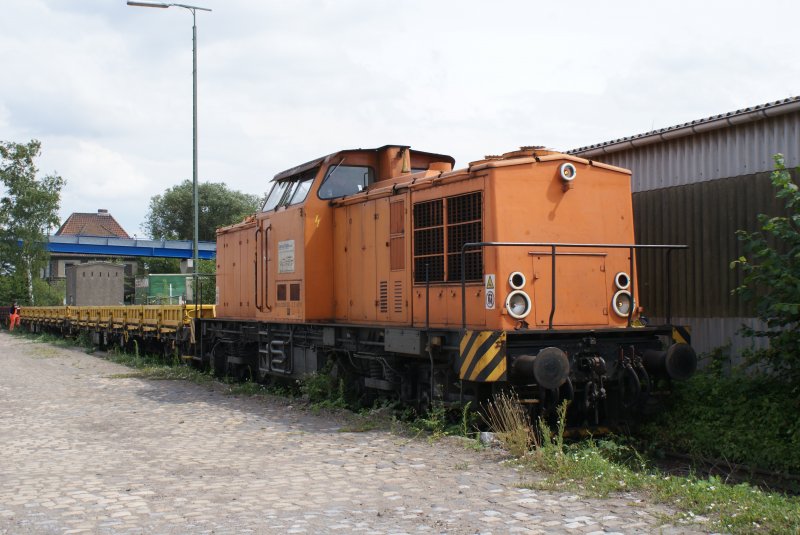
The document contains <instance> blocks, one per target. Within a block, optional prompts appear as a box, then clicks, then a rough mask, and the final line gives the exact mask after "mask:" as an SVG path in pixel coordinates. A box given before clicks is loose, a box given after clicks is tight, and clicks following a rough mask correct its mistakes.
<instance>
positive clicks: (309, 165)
mask: <svg viewBox="0 0 800 535" xmlns="http://www.w3.org/2000/svg"><path fill="white" fill-rule="evenodd" d="M389 147H394V148H398V149H410V148H411V147H410V146H409V145H383V146H382V147H376V148H374V149H361V148H358V149H344V150H340V151H336V152H332V153H330V154H327V155H325V156H321V157H319V158H315V159H314V160H311V161H309V162H306V163H303V164H300V165H297V166H295V167H292V168H291V169H287V170H286V171H281V172H280V173H278V174H277V175H275V177H274V178H273V179H272V182H275V181H277V180H282V179H284V178H289V177H290V176H294V175H296V174H298V173H302V172H303V171H307V170H309V169H313V168H314V167H317V166H318V165H321V164H322V163H324V162H325V161H327V160H328V159H330V158H332V157H333V156H336V155H337V154H341V153H343V152H358V151H362V152H369V151H372V152H378V151H381V150H383V149H386V148H389ZM414 152H415V153H416V154H422V155H425V156H435V157H436V158H437V159H440V160H442V161H449V162H450V164H451V165H455V163H456V160H455V158H453V157H452V156H449V155H447V154H439V153H436V152H425V151H421V150H414Z"/></svg>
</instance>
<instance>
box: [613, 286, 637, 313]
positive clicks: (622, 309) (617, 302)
mask: <svg viewBox="0 0 800 535" xmlns="http://www.w3.org/2000/svg"><path fill="white" fill-rule="evenodd" d="M634 304H635V303H634V301H633V298H632V297H631V293H630V292H629V291H628V290H620V291H618V292H617V293H615V294H614V299H613V300H612V301H611V306H612V308H613V309H614V313H615V314H616V315H617V316H621V317H623V318H627V317H628V314H630V312H631V309H632V308H633V307H634Z"/></svg>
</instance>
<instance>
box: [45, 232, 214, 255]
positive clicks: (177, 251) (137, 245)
mask: <svg viewBox="0 0 800 535" xmlns="http://www.w3.org/2000/svg"><path fill="white" fill-rule="evenodd" d="M197 248H198V251H197V256H198V257H199V258H200V259H201V260H211V259H213V258H215V257H216V254H217V244H216V243H215V242H205V241H201V242H198V244H197ZM47 250H48V251H50V252H51V253H60V254H88V255H98V256H129V257H130V256H135V257H159V258H192V241H191V240H137V239H122V238H100V237H95V236H48V238H47Z"/></svg>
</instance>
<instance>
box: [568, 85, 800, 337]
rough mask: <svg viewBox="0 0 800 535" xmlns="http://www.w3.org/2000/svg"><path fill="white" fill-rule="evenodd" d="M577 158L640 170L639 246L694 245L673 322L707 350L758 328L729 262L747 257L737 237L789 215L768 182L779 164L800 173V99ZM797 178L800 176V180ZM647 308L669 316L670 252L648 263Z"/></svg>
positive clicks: (588, 150) (679, 280) (644, 258)
mask: <svg viewBox="0 0 800 535" xmlns="http://www.w3.org/2000/svg"><path fill="white" fill-rule="evenodd" d="M570 153H572V154H575V155H577V156H581V157H583V158H588V159H591V160H596V161H600V162H605V163H609V164H612V165H617V166H620V167H625V168H628V169H630V170H631V171H632V172H633V177H632V184H631V187H632V190H633V210H634V219H635V224H636V240H637V242H638V243H643V244H654V243H677V244H687V245H689V246H690V247H691V249H690V250H689V251H688V252H676V253H673V259H672V269H671V272H672V274H671V277H672V290H671V294H672V296H671V297H672V299H671V306H672V310H671V313H672V321H673V323H676V324H684V325H690V326H691V327H692V331H693V336H692V340H693V345H695V347H696V348H697V349H698V351H700V352H705V351H710V350H711V349H714V348H715V347H719V346H723V345H726V344H731V347H732V349H733V350H734V352H738V351H740V350H741V349H743V348H745V347H749V346H750V345H751V343H750V341H748V340H742V339H741V338H739V337H738V336H737V331H738V330H739V328H740V327H741V325H742V324H743V323H744V324H748V325H751V326H754V325H757V324H758V322H757V321H756V320H755V319H754V318H753V312H752V305H750V304H748V303H744V302H742V301H741V299H739V298H738V297H736V296H732V295H731V290H732V289H733V288H735V287H736V286H738V285H739V284H741V276H740V274H739V273H738V271H737V270H731V269H730V268H729V265H730V262H731V261H732V260H734V259H736V258H738V257H739V256H740V255H741V254H742V249H741V244H740V243H739V241H738V240H737V238H736V236H735V233H736V231H737V230H740V229H744V230H750V231H753V230H758V227H759V226H758V222H757V215H758V214H760V213H766V214H770V215H779V214H783V213H784V208H783V203H782V202H781V201H780V200H778V199H776V198H775V191H774V189H773V187H772V184H771V182H770V180H769V177H770V173H771V172H772V169H773V167H774V163H773V159H772V156H773V155H774V154H776V153H782V154H783V155H784V156H785V160H786V166H787V167H791V168H794V167H797V166H798V165H800V97H793V98H788V99H785V100H782V101H778V102H772V103H769V104H764V105H760V106H755V107H752V108H746V109H743V110H738V111H734V112H730V113H726V114H722V115H717V116H714V117H708V118H706V119H699V120H696V121H692V122H689V123H686V124H681V125H677V126H672V127H669V128H664V129H661V130H655V131H652V132H647V133H644V134H640V135H637V136H633V137H626V138H622V139H617V140H613V141H608V142H605V143H599V144H597V145H591V146H588V147H581V148H579V149H575V150H572V151H570ZM795 180H797V176H795ZM638 265H639V270H640V273H639V280H640V290H639V291H640V294H641V303H642V304H643V306H645V308H646V314H647V315H649V316H650V317H651V318H652V319H654V320H660V319H663V317H664V315H665V314H666V302H667V295H666V287H667V284H666V275H667V274H666V272H665V266H664V262H663V254H661V253H651V252H646V253H642V254H640V255H639V259H638Z"/></svg>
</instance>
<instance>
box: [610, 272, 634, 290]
mask: <svg viewBox="0 0 800 535" xmlns="http://www.w3.org/2000/svg"><path fill="white" fill-rule="evenodd" d="M614 284H615V285H616V287H617V289H618V290H627V289H628V286H630V285H631V278H630V276H629V275H628V274H627V273H625V272H624V271H620V272H619V273H617V274H616V275H614Z"/></svg>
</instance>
